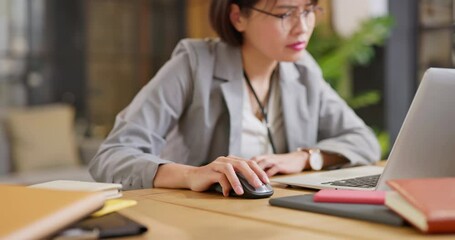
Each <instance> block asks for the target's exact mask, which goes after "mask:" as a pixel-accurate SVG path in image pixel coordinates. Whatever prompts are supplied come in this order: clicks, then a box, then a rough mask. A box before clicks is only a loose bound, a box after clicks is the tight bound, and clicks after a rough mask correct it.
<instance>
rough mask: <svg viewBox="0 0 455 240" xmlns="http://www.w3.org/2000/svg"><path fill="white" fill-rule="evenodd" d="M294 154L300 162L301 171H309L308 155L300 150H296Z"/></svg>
mask: <svg viewBox="0 0 455 240" xmlns="http://www.w3.org/2000/svg"><path fill="white" fill-rule="evenodd" d="M295 154H297V156H298V157H299V159H301V160H302V167H301V171H304V170H309V169H311V167H310V164H309V161H308V160H309V156H310V155H309V154H308V152H306V151H301V150H299V149H298V150H297V151H296V152H295Z"/></svg>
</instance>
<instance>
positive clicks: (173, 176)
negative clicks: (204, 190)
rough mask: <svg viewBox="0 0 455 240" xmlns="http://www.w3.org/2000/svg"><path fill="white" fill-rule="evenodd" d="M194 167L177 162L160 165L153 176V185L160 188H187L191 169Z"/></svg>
mask: <svg viewBox="0 0 455 240" xmlns="http://www.w3.org/2000/svg"><path fill="white" fill-rule="evenodd" d="M194 168H195V167H193V166H187V165H183V164H177V163H167V164H163V165H160V166H159V167H158V171H157V173H156V176H155V180H154V186H155V187H162V188H189V186H190V183H189V181H190V180H191V171H192V169H194Z"/></svg>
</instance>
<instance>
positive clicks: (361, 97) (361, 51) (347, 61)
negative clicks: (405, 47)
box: [308, 16, 393, 157]
mask: <svg viewBox="0 0 455 240" xmlns="http://www.w3.org/2000/svg"><path fill="white" fill-rule="evenodd" d="M392 25H393V19H392V18H391V17H389V16H385V17H377V18H371V19H368V20H366V21H365V22H363V23H362V24H361V26H360V28H359V30H357V31H356V32H355V33H354V34H352V35H351V36H350V37H348V38H343V37H341V36H340V35H338V34H337V33H336V32H335V31H333V30H332V29H331V27H330V26H328V25H320V26H318V27H317V28H316V29H315V32H314V33H313V37H312V40H311V44H309V47H308V51H309V52H311V54H312V55H313V56H314V58H315V59H316V60H317V61H318V63H319V65H320V66H321V69H322V71H323V74H324V78H325V79H326V81H327V82H329V84H330V85H331V86H332V87H333V88H334V89H335V90H336V91H337V92H338V94H340V96H341V97H342V98H343V99H345V100H346V102H347V103H348V104H349V105H350V106H351V107H352V108H353V109H358V108H362V107H367V106H370V105H374V104H377V103H378V102H379V101H380V100H381V94H380V92H378V91H367V92H364V93H361V94H358V95H354V94H353V93H352V77H351V70H352V67H353V66H355V65H366V64H368V63H370V62H371V60H372V59H373V57H374V54H375V51H374V47H375V46H381V45H383V44H384V41H385V40H386V39H387V37H388V36H389V33H390V29H391V27H392ZM376 134H377V137H378V140H379V141H380V144H381V147H382V154H383V157H385V156H386V154H387V153H388V151H389V145H390V144H389V138H388V134H387V133H386V132H384V131H379V130H376Z"/></svg>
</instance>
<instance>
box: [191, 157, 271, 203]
mask: <svg viewBox="0 0 455 240" xmlns="http://www.w3.org/2000/svg"><path fill="white" fill-rule="evenodd" d="M236 173H240V174H242V175H243V176H245V178H246V179H247V180H248V182H249V183H250V184H251V185H252V186H254V187H255V188H258V187H260V186H262V184H263V183H269V178H268V177H267V174H266V173H265V172H264V170H262V168H260V167H259V165H258V164H257V163H256V162H255V161H250V160H245V159H242V158H238V157H235V156H227V157H219V158H217V159H216V160H215V161H213V162H211V163H209V164H207V165H205V166H201V167H194V168H191V169H189V171H188V172H187V176H186V178H187V183H188V188H189V189H191V190H193V191H198V192H202V191H205V190H208V189H209V188H210V186H212V185H213V184H215V183H220V185H221V187H222V188H223V195H224V196H229V191H230V190H231V189H234V191H235V193H236V194H237V195H242V194H243V189H242V185H241V184H240V181H239V179H238V177H237V175H236Z"/></svg>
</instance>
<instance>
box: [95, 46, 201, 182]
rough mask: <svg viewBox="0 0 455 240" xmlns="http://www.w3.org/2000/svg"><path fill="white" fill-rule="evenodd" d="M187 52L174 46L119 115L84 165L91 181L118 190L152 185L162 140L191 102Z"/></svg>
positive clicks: (189, 68)
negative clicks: (147, 81) (118, 185)
mask: <svg viewBox="0 0 455 240" xmlns="http://www.w3.org/2000/svg"><path fill="white" fill-rule="evenodd" d="M191 69H192V68H191V66H190V60H189V54H188V52H186V51H184V49H183V48H182V47H177V48H176V51H175V52H174V54H173V57H172V58H171V59H170V60H169V61H168V62H167V63H166V64H165V65H164V66H163V67H162V68H161V69H160V70H159V72H158V73H157V74H156V75H155V77H154V78H153V79H152V80H151V81H150V82H149V83H148V84H147V85H146V86H144V88H142V89H141V91H140V92H139V93H138V94H137V95H136V96H135V98H134V99H133V101H132V102H131V103H130V105H129V106H128V107H126V108H125V109H124V110H123V111H121V112H120V113H119V114H118V115H117V117H116V119H115V124H114V127H113V129H112V131H111V132H110V134H109V135H108V137H107V138H106V140H105V141H104V143H103V144H102V145H101V146H100V148H99V150H98V152H97V154H96V155H95V157H94V158H93V159H92V160H91V162H90V164H89V171H90V173H91V175H92V176H93V178H94V179H95V180H96V181H100V182H112V183H120V184H122V185H123V188H124V189H127V190H128V189H138V188H151V187H153V180H154V178H155V175H156V172H157V170H158V166H159V165H161V164H165V163H169V162H171V161H168V160H165V159H161V158H160V157H159V155H160V151H161V150H162V149H163V147H164V145H165V143H166V140H165V136H166V135H167V134H168V133H169V131H171V130H172V128H173V127H174V126H175V125H176V124H177V121H178V119H179V118H180V116H181V115H182V113H183V112H184V111H185V108H186V106H187V105H188V104H189V103H190V101H191V99H190V98H191V92H192V87H193V85H192V80H191V79H192V71H191Z"/></svg>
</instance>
